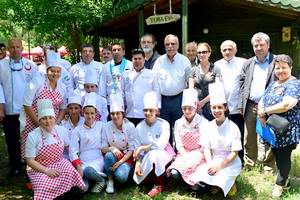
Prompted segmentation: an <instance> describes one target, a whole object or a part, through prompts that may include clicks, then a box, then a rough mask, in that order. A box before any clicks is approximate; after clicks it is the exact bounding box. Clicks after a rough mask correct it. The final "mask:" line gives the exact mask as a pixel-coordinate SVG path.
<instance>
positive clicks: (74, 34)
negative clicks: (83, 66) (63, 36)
mask: <svg viewBox="0 0 300 200" xmlns="http://www.w3.org/2000/svg"><path fill="white" fill-rule="evenodd" d="M68 31H69V33H70V37H71V40H72V41H73V42H74V44H75V47H76V50H77V56H76V58H77V62H79V61H80V55H79V54H80V52H81V45H82V43H81V38H80V34H81V33H80V30H79V29H78V28H77V26H76V22H74V23H73V24H72V25H70V26H69V27H68Z"/></svg>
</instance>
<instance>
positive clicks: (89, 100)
mask: <svg viewBox="0 0 300 200" xmlns="http://www.w3.org/2000/svg"><path fill="white" fill-rule="evenodd" d="M86 106H93V107H94V108H96V109H97V94H96V93H95V92H90V93H86V95H85V98H84V103H83V106H82V107H83V108H84V107H86Z"/></svg>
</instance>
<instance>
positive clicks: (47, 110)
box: [37, 99, 55, 120]
mask: <svg viewBox="0 0 300 200" xmlns="http://www.w3.org/2000/svg"><path fill="white" fill-rule="evenodd" d="M37 110H38V120H40V119H41V118H43V117H46V116H52V117H55V113H54V109H53V105H52V101H51V100H50V99H39V100H38V101H37Z"/></svg>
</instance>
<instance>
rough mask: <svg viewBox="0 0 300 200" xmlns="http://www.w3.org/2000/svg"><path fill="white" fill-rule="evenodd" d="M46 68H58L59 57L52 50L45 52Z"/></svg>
mask: <svg viewBox="0 0 300 200" xmlns="http://www.w3.org/2000/svg"><path fill="white" fill-rule="evenodd" d="M48 67H60V68H61V63H60V56H59V54H58V53H56V52H55V51H53V50H47V68H48Z"/></svg>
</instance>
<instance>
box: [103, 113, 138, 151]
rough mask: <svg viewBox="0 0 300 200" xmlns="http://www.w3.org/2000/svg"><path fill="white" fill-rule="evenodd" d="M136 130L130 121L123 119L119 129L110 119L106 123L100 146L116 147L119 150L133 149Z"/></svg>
mask: <svg viewBox="0 0 300 200" xmlns="http://www.w3.org/2000/svg"><path fill="white" fill-rule="evenodd" d="M135 139H136V130H135V127H134V125H133V123H131V122H130V121H128V120H127V119H124V121H123V126H122V130H119V129H118V128H117V127H116V126H115V125H114V123H113V122H112V121H109V122H107V123H106V125H105V128H104V132H103V140H102V147H110V146H113V147H116V148H117V149H119V150H121V151H133V150H134V149H135V147H136V144H135Z"/></svg>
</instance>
